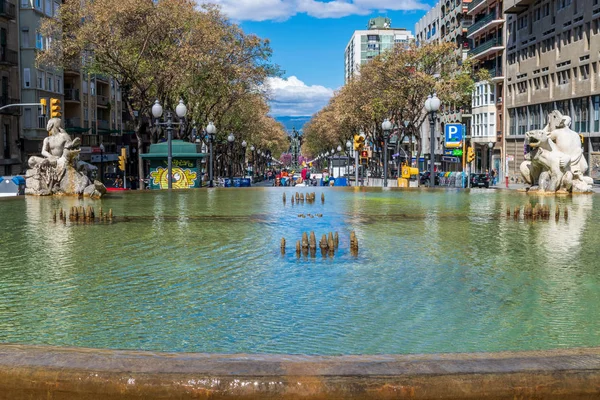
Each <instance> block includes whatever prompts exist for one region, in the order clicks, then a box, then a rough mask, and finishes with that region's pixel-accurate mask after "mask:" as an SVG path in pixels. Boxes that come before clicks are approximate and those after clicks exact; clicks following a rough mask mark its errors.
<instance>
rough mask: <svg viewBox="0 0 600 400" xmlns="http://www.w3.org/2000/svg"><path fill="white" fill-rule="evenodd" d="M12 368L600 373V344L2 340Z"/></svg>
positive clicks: (0, 353)
mask: <svg viewBox="0 0 600 400" xmlns="http://www.w3.org/2000/svg"><path fill="white" fill-rule="evenodd" d="M7 367H22V368H48V369H71V370H81V371H86V370H88V371H91V370H93V371H110V372H130V373H146V374H148V373H149V374H163V373H169V374H171V373H182V374H188V373H193V374H211V375H212V374H216V375H219V374H223V375H229V376H235V375H240V376H252V375H257V376H281V375H289V374H290V373H292V372H293V373H299V374H301V375H311V376H354V375H356V376H358V375H360V376H382V375H406V374H409V375H414V374H417V375H419V374H422V375H440V374H442V375H443V374H461V373H483V374H494V373H513V372H524V371H529V372H531V371H561V370H598V371H599V372H600V347H577V348H570V349H553V350H534V351H502V352H489V353H485V352H473V353H432V354H381V355H335V356H329V355H300V354H245V353H237V354H224V353H185V352H156V351H141V350H114V349H98V348H83V347H60V346H44V345H22V344H0V370H1V369H4V368H7Z"/></svg>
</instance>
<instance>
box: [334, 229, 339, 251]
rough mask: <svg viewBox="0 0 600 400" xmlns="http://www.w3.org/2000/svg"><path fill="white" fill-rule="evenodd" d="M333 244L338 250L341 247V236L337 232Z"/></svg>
mask: <svg viewBox="0 0 600 400" xmlns="http://www.w3.org/2000/svg"><path fill="white" fill-rule="evenodd" d="M333 244H334V246H335V248H336V249H337V248H338V247H339V245H340V236H339V235H338V233H337V232H336V233H334V234H333Z"/></svg>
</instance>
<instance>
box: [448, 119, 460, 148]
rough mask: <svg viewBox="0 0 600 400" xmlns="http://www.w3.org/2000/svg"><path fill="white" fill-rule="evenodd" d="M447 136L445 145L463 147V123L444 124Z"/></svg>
mask: <svg viewBox="0 0 600 400" xmlns="http://www.w3.org/2000/svg"><path fill="white" fill-rule="evenodd" d="M444 132H445V136H446V140H445V145H446V147H447V148H457V147H462V140H463V126H462V124H446V125H444Z"/></svg>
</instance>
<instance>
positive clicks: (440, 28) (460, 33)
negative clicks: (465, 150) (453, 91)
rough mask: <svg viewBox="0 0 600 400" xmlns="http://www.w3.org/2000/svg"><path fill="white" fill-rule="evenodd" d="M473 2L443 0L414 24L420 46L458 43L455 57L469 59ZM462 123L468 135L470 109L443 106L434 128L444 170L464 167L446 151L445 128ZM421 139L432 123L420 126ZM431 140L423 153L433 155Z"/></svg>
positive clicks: (450, 105)
mask: <svg viewBox="0 0 600 400" xmlns="http://www.w3.org/2000/svg"><path fill="white" fill-rule="evenodd" d="M470 4H471V0H441V1H439V2H437V3H436V4H435V5H434V6H433V7H432V8H431V9H430V10H429V11H428V12H427V14H425V15H424V16H423V17H422V18H421V19H420V20H419V21H418V22H417V23H416V24H415V37H416V41H417V44H425V43H437V42H442V41H445V42H451V43H455V44H456V54H457V56H459V57H460V58H461V59H462V60H465V59H466V58H467V54H468V53H469V49H470V41H469V39H468V38H467V34H468V29H469V27H470V26H471V25H472V24H473V16H472V15H471V14H469V13H468V11H469V6H470ZM450 123H451V124H457V123H458V124H463V125H464V126H465V127H466V128H467V133H469V131H470V129H471V128H470V126H471V110H470V109H469V108H458V107H455V106H454V105H452V104H443V105H442V109H441V110H440V112H439V113H438V120H437V121H436V128H435V136H436V138H435V143H434V146H435V149H434V154H435V158H436V160H437V161H436V162H437V165H438V166H439V168H440V169H442V170H444V171H458V170H460V169H461V168H462V159H461V158H460V157H453V156H451V155H450V153H451V150H446V149H444V140H443V139H444V138H443V127H444V125H445V124H450ZM421 137H422V138H429V137H430V124H429V123H425V124H423V125H422V126H421ZM430 147H431V145H430V140H428V139H427V140H423V154H430V153H431V151H430Z"/></svg>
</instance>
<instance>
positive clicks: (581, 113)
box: [573, 97, 589, 133]
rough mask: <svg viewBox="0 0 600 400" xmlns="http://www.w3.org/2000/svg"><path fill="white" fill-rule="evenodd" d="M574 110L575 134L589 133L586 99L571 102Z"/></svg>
mask: <svg viewBox="0 0 600 400" xmlns="http://www.w3.org/2000/svg"><path fill="white" fill-rule="evenodd" d="M573 108H574V110H575V118H574V120H575V129H574V130H575V132H578V133H579V132H589V129H588V109H589V105H588V98H587V97H582V98H579V99H574V100H573Z"/></svg>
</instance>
